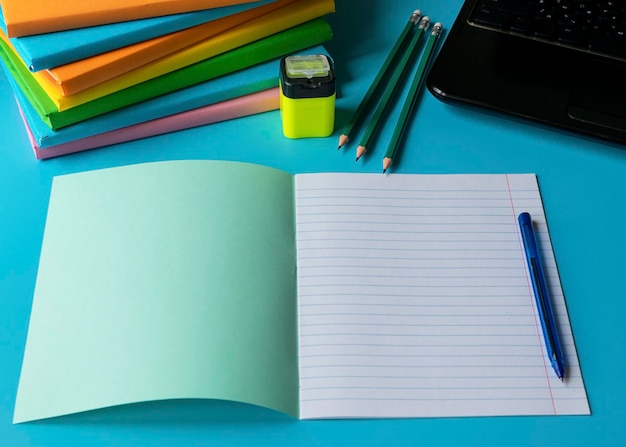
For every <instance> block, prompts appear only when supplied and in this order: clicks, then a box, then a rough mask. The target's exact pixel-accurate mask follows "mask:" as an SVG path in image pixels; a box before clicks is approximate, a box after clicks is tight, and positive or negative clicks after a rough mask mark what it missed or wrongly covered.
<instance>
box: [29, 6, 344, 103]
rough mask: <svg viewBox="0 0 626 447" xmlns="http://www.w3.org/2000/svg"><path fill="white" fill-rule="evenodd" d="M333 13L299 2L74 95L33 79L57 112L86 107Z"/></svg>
mask: <svg viewBox="0 0 626 447" xmlns="http://www.w3.org/2000/svg"><path fill="white" fill-rule="evenodd" d="M334 11H335V2H334V0H299V1H296V2H293V3H290V4H288V5H286V6H284V7H282V8H279V9H277V10H276V11H273V12H271V13H268V14H265V15H263V16H261V17H259V18H257V19H254V20H251V21H250V22H248V23H245V24H243V25H241V26H237V27H235V28H233V29H231V30H228V31H225V32H223V33H221V34H218V35H217V36H214V37H211V38H209V39H207V40H204V41H202V42H200V43H198V44H196V45H193V46H191V47H189V48H185V49H183V50H181V51H179V52H177V53H174V54H173V55H171V56H169V57H166V58H163V59H160V60H157V61H155V62H152V63H150V64H147V65H144V66H142V67H139V68H137V69H136V70H133V71H131V72H129V73H125V74H123V75H121V76H118V77H116V78H114V79H111V80H109V81H106V82H103V83H101V84H98V85H96V86H94V87H92V88H89V89H87V90H84V91H82V92H80V93H78V94H76V95H71V96H63V95H61V94H59V92H58V91H57V90H56V89H55V88H54V87H52V86H51V85H50V82H49V80H47V79H46V78H45V77H44V76H43V75H42V74H41V73H33V74H32V75H33V77H34V79H35V80H36V81H37V83H38V84H39V85H40V86H41V87H42V89H43V90H44V91H45V92H46V94H47V95H48V96H49V97H50V100H51V101H52V102H53V103H54V105H55V106H56V108H57V110H58V111H59V112H61V111H63V110H67V109H71V108H72V107H76V106H79V105H81V104H85V103H87V102H89V101H93V100H95V99H98V98H101V97H103V96H106V95H109V94H111V93H114V92H117V91H119V90H122V89H125V88H128V87H131V86H133V85H137V84H140V83H141V82H144V81H147V80H148V79H153V78H156V77H158V76H162V75H164V74H166V73H170V72H172V71H175V70H178V69H180V68H183V67H186V66H189V65H191V64H194V63H196V62H200V61H202V60H205V59H208V58H210V57H213V56H216V55H218V54H221V53H224V52H226V51H228V50H232V49H234V48H237V47H240V46H242V45H245V44H246V43H250V42H254V41H256V40H259V39H262V38H264V37H267V36H269V35H272V34H275V33H277V32H280V31H283V30H286V29H288V28H292V27H294V26H296V25H299V24H302V23H304V22H307V21H309V20H313V19H315V18H318V17H321V16H323V15H326V14H329V13H332V12H334Z"/></svg>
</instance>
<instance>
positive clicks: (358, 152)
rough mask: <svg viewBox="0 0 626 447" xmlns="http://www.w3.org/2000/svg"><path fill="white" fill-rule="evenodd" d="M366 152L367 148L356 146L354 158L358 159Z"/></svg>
mask: <svg viewBox="0 0 626 447" xmlns="http://www.w3.org/2000/svg"><path fill="white" fill-rule="evenodd" d="M366 152H367V148H366V147H365V146H359V147H357V148H356V159H357V161H359V158H361V157H362V156H363V154H365V153H366Z"/></svg>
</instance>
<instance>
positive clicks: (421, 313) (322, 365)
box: [296, 174, 590, 419]
mask: <svg viewBox="0 0 626 447" xmlns="http://www.w3.org/2000/svg"><path fill="white" fill-rule="evenodd" d="M524 211H527V212H529V213H530V214H531V216H532V218H533V222H534V224H535V229H536V231H537V234H538V239H539V244H540V249H541V253H542V256H543V262H544V268H545V270H546V276H547V281H548V285H549V289H550V292H551V297H552V302H553V307H554V309H555V313H556V318H557V324H558V326H559V331H560V336H561V340H562V343H563V349H564V352H565V355H566V378H565V381H564V382H561V381H560V380H559V379H558V378H557V377H556V375H555V373H554V371H553V370H552V367H551V365H550V362H549V360H548V359H547V357H546V354H545V345H544V340H543V335H542V332H541V326H540V322H539V320H538V318H537V313H536V309H535V299H534V295H533V291H532V285H531V284H530V282H529V277H528V273H527V268H526V262H525V259H524V252H523V247H522V241H521V238H520V234H519V230H518V224H517V216H518V214H519V213H521V212H524ZM296 221H297V234H298V239H297V244H298V299H299V304H298V309H299V316H298V318H299V362H300V366H299V368H300V417H301V418H303V419H311V418H329V417H332V418H352V417H357V418H358V417H372V418H378V417H435V416H487V415H552V414H589V411H590V410H589V405H588V401H587V396H586V393H585V388H584V384H583V381H582V377H581V371H580V367H579V363H578V358H577V354H576V350H575V346H574V340H573V336H572V331H571V328H570V324H569V318H568V316H567V309H566V307H565V300H564V296H563V292H562V289H561V284H560V281H559V276H558V272H557V267H556V262H555V258H554V254H553V251H552V247H551V244H550V238H549V234H548V228H547V224H546V219H545V215H544V210H543V205H542V201H541V196H540V193H539V188H538V184H537V179H536V177H535V176H534V175H530V174H515V175H491V174H488V175H387V176H385V175H380V174H339V175H338V174H312V175H309V174H303V175H297V176H296Z"/></svg>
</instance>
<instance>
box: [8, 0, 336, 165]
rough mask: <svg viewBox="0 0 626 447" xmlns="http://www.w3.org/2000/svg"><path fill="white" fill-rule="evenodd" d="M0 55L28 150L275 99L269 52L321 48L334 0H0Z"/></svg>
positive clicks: (184, 124) (136, 133)
mask: <svg viewBox="0 0 626 447" xmlns="http://www.w3.org/2000/svg"><path fill="white" fill-rule="evenodd" d="M0 5H1V6H2V15H1V16H0V57H1V59H2V62H3V64H2V65H3V68H4V70H5V72H6V74H7V79H8V80H9V82H10V83H11V86H12V88H13V91H14V92H15V96H16V99H17V102H18V104H19V107H20V111H21V113H22V117H23V119H24V123H25V128H26V130H27V132H28V135H29V137H30V140H31V143H32V146H33V149H34V152H35V156H36V157H37V158H38V159H44V158H50V157H55V156H58V155H64V154H69V153H73V152H78V151H82V150H86V149H92V148H96V147H102V146H106V145H110V144H115V143H120V142H124V141H130V140H134V139H138V138H144V137H147V136H152V135H157V134H161V133H166V132H172V131H175V130H180V129H185V128H190V127H194V126H199V125H204V124H209V123H212V122H217V121H223V120H226V119H232V118H236V117H241V116H245V115H250V114H254V113H261V112H264V111H268V110H275V109H277V108H278V106H279V93H278V73H279V61H280V59H281V58H282V57H283V56H285V55H288V54H293V53H298V54H316V53H326V50H325V49H324V47H323V46H322V44H323V43H324V42H326V41H328V40H330V39H331V38H332V30H331V28H330V26H329V24H328V23H327V21H326V20H325V16H326V15H328V14H330V13H332V12H334V10H335V3H334V0H256V1H252V0H192V1H185V2H180V1H178V0H158V1H151V2H146V0H143V1H142V0H106V1H104V0H102V1H100V2H73V1H71V0H61V1H57V2H54V4H51V2H49V1H47V0H29V1H27V2H25V1H24V0H0Z"/></svg>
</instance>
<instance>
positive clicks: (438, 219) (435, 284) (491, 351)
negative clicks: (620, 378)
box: [14, 161, 589, 422]
mask: <svg viewBox="0 0 626 447" xmlns="http://www.w3.org/2000/svg"><path fill="white" fill-rule="evenodd" d="M522 211H527V212H530V213H531V214H532V216H533V217H534V222H535V224H536V227H537V232H538V236H539V240H540V244H541V247H542V252H543V257H544V265H545V267H546V270H547V277H548V283H549V287H550V290H551V292H552V298H553V304H554V307H555V313H556V316H557V321H558V325H559V330H560V335H561V338H562V340H563V343H564V351H565V355H566V365H567V366H566V380H565V381H564V382H561V381H560V380H558V379H557V378H556V376H555V375H554V374H553V372H552V370H551V367H550V364H549V362H548V361H547V359H546V356H545V353H544V344H543V339H542V336H541V329H540V327H539V326H538V321H537V317H536V313H535V308H534V298H533V295H532V288H531V286H530V285H529V282H528V276H527V272H526V267H525V260H524V253H523V249H522V246H521V242H520V236H519V233H518V228H517V223H516V216H517V214H518V213H520V212H522ZM294 216H295V218H294ZM175 398H214V399H230V400H236V401H241V402H247V403H252V404H256V405H262V406H266V407H269V408H272V409H275V410H278V411H282V412H285V413H288V414H290V415H292V416H294V417H299V418H302V419H316V418H352V417H368V418H383V417H384V418H387V417H389V418H390V417H432V416H484V415H551V414H588V413H589V406H588V402H587V397H586V393H585V388H584V385H583V381H582V377H581V371H580V368H579V363H578V359H577V354H576V350H575V346H574V341H573V336H572V332H571V329H570V325H569V320H568V316H567V310H566V306H565V301H564V297H563V293H562V291H561V286H560V283H559V277H558V274H557V269H556V263H555V259H554V256H553V253H552V249H551V245H550V240H549V234H548V231H547V224H546V220H545V216H544V212H543V206H542V201H541V197H540V194H539V189H538V185H537V180H536V177H535V176H534V175H531V174H527V175H522V174H520V175H517V174H516V175H496V174H494V175H392V176H384V175H380V174H335V173H318V174H298V175H295V176H294V175H291V174H289V173H286V172H282V171H279V170H276V169H272V168H268V167H263V166H258V165H252V164H244V163H235V162H218V161H170V162H158V163H147V164H139V165H133V166H125V167H120V168H110V169H105V170H99V171H91V172H85V173H78V174H71V175H65V176H60V177H56V178H55V179H54V182H53V186H52V192H51V198H50V206H49V211H48V217H47V222H46V228H45V235H44V240H43V246H42V252H41V260H40V265H39V271H38V277H37V284H36V289H35V297H34V301H33V308H32V313H31V321H30V326H29V332H28V340H27V344H26V351H25V357H24V362H23V366H22V373H21V377H20V383H19V389H18V394H17V400H16V404H15V414H14V421H15V422H24V421H30V420H36V419H41V418H47V417H53V416H60V415H64V414H69V413H74V412H79V411H86V410H93V409H97V408H102V407H108V406H114V405H121V404H127V403H132V402H143V401H152V400H157V399H175Z"/></svg>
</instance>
